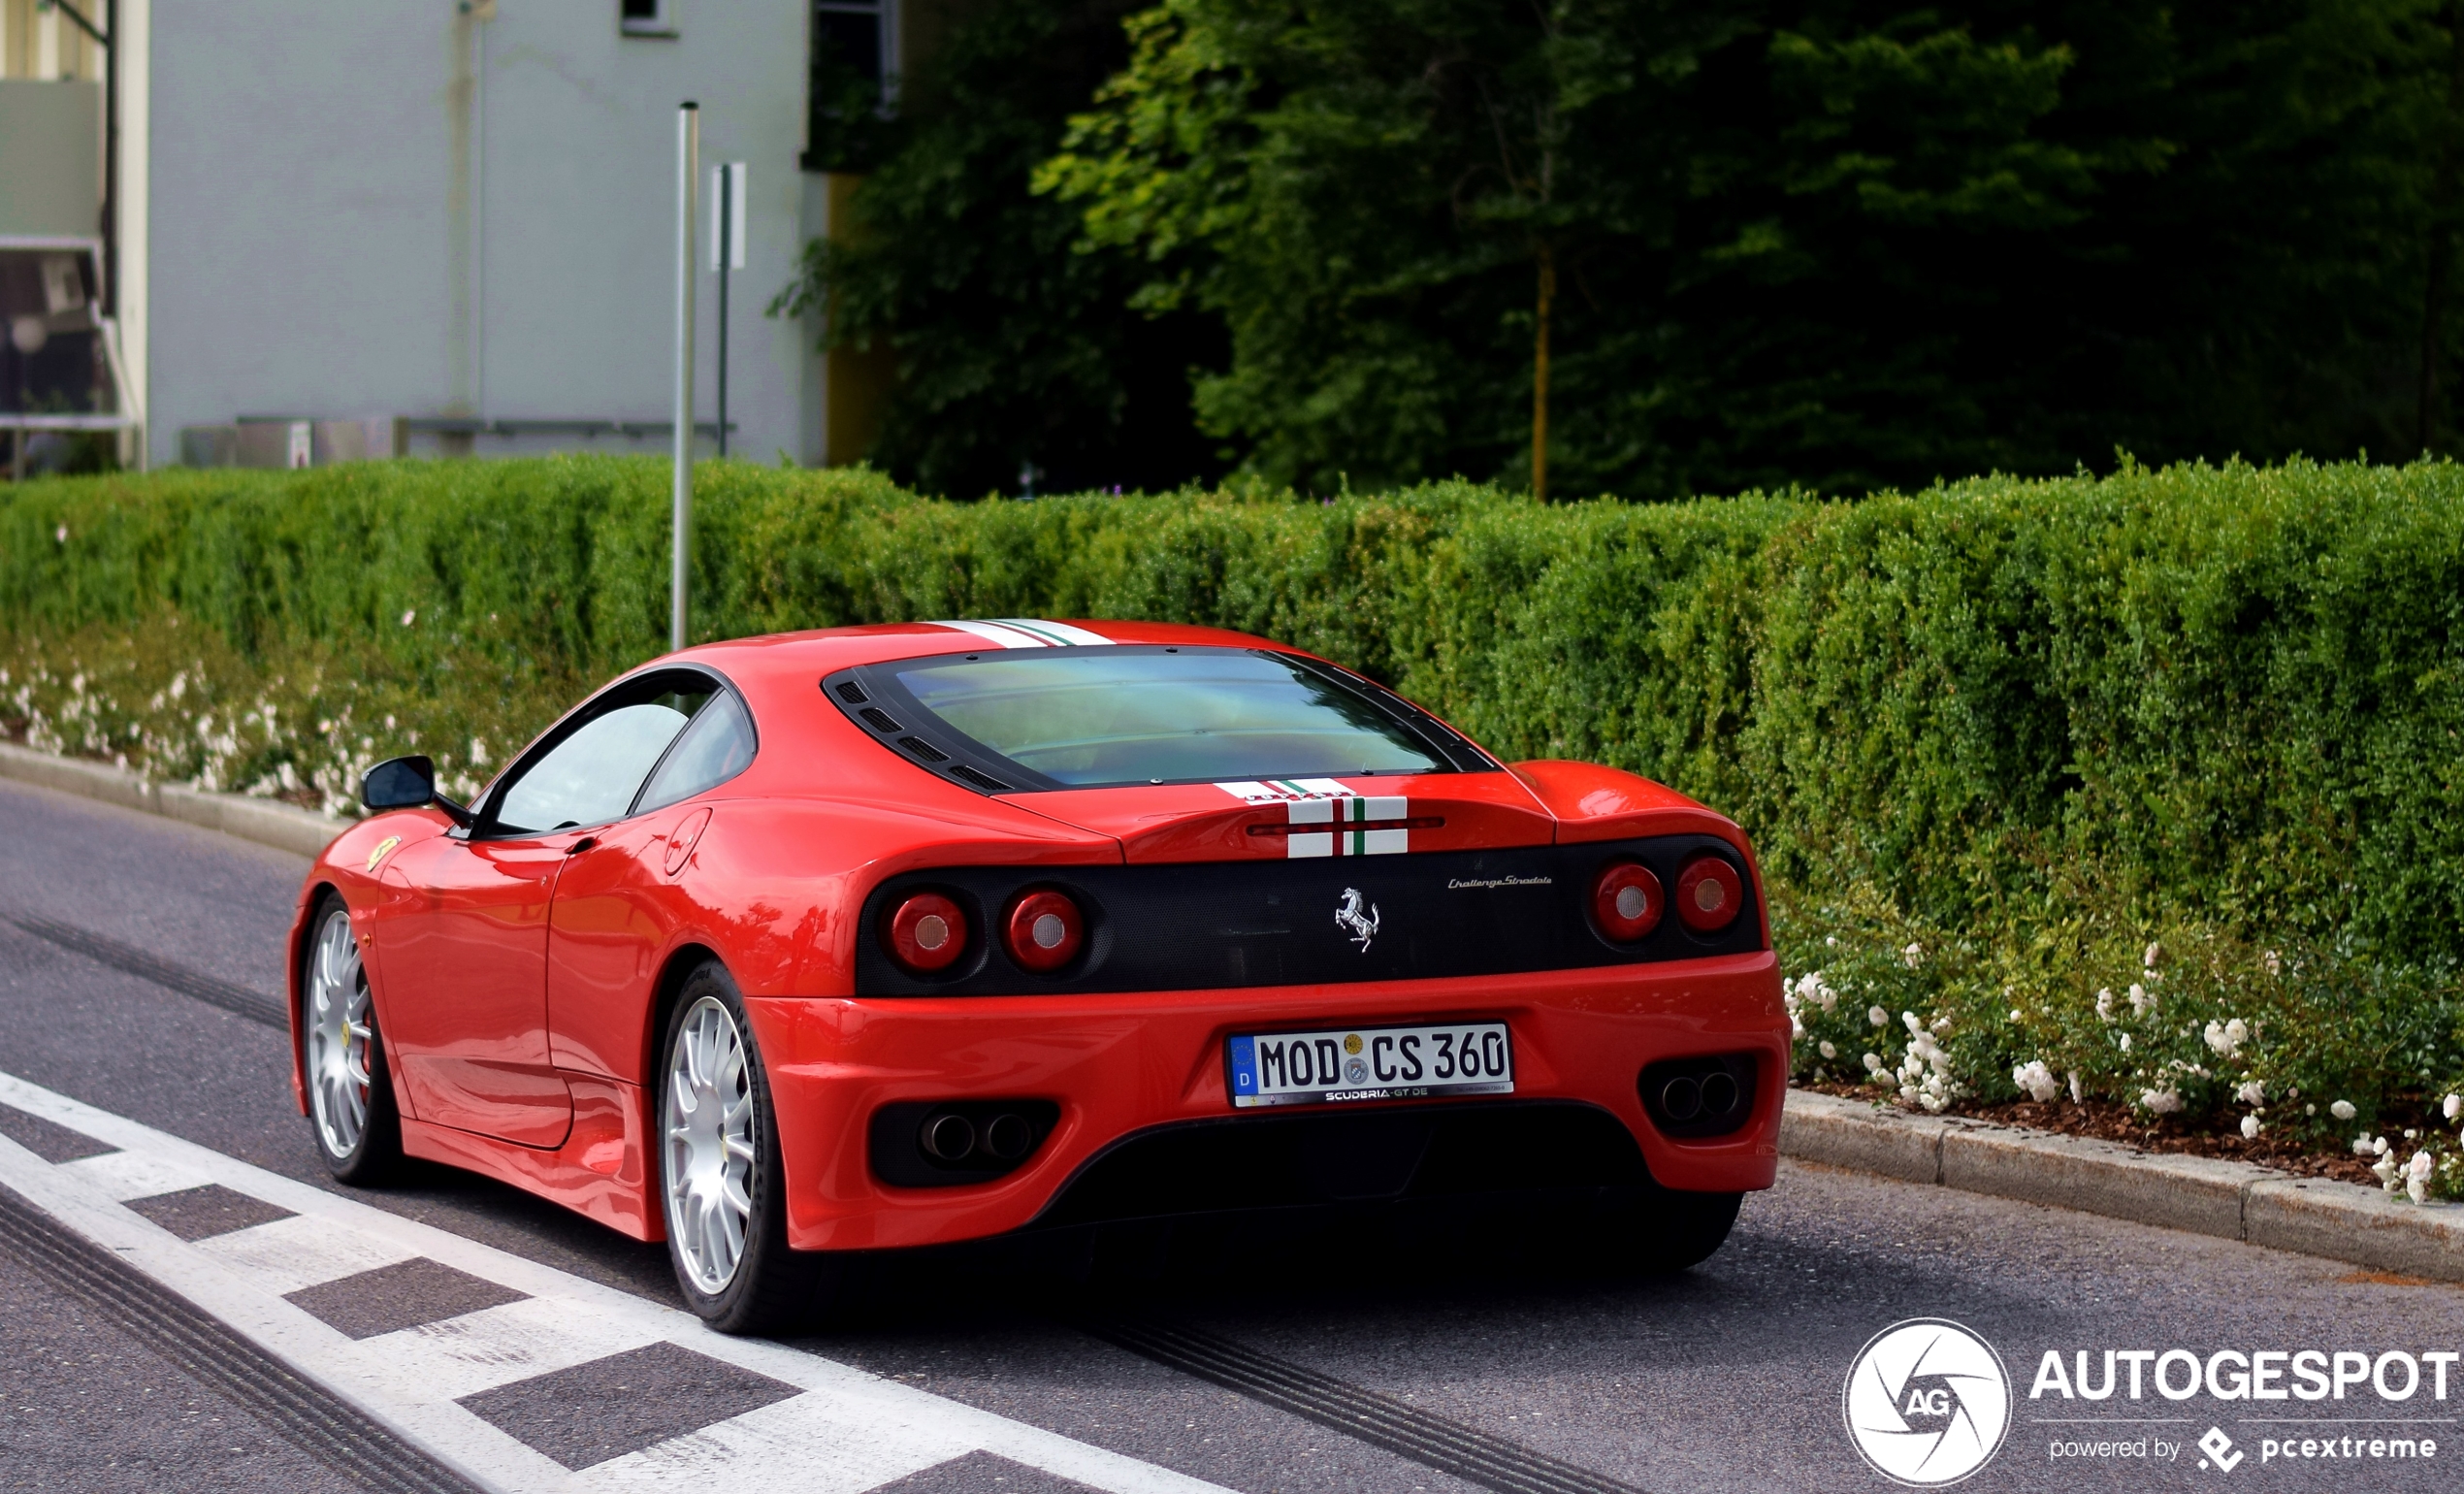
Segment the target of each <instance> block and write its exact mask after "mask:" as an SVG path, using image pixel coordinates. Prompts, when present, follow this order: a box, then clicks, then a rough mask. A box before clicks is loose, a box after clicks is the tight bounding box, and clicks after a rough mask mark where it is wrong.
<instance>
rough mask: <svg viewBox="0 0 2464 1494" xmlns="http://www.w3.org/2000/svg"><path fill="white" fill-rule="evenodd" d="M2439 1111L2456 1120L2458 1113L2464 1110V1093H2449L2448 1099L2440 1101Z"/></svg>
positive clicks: (2449, 1118)
mask: <svg viewBox="0 0 2464 1494" xmlns="http://www.w3.org/2000/svg"><path fill="white" fill-rule="evenodd" d="M2439 1112H2440V1114H2442V1115H2444V1116H2446V1117H2447V1118H2448V1120H2454V1119H2455V1117H2456V1115H2457V1113H2459V1112H2464V1094H2450V1095H2448V1097H2447V1098H2446V1100H2444V1101H2443V1102H2441V1103H2440V1105H2439Z"/></svg>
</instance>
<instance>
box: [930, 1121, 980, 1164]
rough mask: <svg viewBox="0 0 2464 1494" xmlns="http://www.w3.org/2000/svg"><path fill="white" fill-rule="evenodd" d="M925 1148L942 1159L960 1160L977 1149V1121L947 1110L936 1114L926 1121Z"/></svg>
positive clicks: (948, 1160) (946, 1160) (947, 1160)
mask: <svg viewBox="0 0 2464 1494" xmlns="http://www.w3.org/2000/svg"><path fill="white" fill-rule="evenodd" d="M974 1150H975V1123H974V1122H973V1121H971V1120H968V1119H967V1118H966V1117H964V1116H959V1115H952V1114H949V1113H946V1112H945V1113H943V1114H941V1115H938V1116H935V1117H933V1118H932V1119H931V1120H926V1121H925V1122H924V1151H925V1153H928V1154H930V1155H932V1156H935V1157H938V1158H940V1159H941V1160H942V1161H945V1162H956V1161H960V1160H962V1159H964V1158H965V1156H966V1154H967V1153H970V1152H973V1151H974Z"/></svg>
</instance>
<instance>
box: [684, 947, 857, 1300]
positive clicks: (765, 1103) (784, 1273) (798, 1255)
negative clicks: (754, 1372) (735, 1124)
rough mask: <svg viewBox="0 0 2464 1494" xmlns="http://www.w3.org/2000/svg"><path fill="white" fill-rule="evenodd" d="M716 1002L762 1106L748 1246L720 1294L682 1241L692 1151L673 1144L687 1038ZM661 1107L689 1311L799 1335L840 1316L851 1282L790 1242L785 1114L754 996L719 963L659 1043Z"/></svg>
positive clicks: (756, 1124)
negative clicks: (683, 1186)
mask: <svg viewBox="0 0 2464 1494" xmlns="http://www.w3.org/2000/svg"><path fill="white" fill-rule="evenodd" d="M710 1003H715V1004H716V1005H717V1007H719V1008H720V1009H721V1010H723V1011H724V1012H725V1013H726V1014H727V1017H728V1020H729V1022H730V1023H732V1024H733V1026H734V1030H735V1033H736V1034H737V1038H738V1041H739V1042H740V1044H741V1048H742V1053H743V1056H744V1079H745V1081H746V1089H747V1091H748V1093H749V1097H750V1098H751V1100H752V1102H753V1103H752V1107H751V1118H752V1135H751V1137H750V1138H749V1139H750V1141H751V1143H752V1148H751V1150H752V1153H753V1155H752V1165H751V1168H750V1171H749V1175H748V1177H747V1178H746V1179H745V1185H744V1189H743V1191H744V1194H745V1197H746V1199H747V1201H748V1203H749V1205H750V1207H749V1208H748V1209H747V1211H746V1213H745V1216H744V1220H743V1244H742V1251H741V1254H740V1255H738V1257H737V1258H736V1260H735V1262H734V1265H733V1267H732V1271H731V1274H729V1276H728V1277H727V1279H726V1280H725V1281H724V1283H720V1284H718V1285H717V1286H716V1289H712V1288H711V1286H710V1285H709V1284H708V1283H706V1282H705V1280H704V1279H703V1278H702V1277H700V1276H699V1275H697V1269H696V1266H695V1263H694V1262H693V1261H692V1260H691V1259H689V1257H688V1253H687V1249H686V1247H685V1246H684V1245H683V1243H682V1242H681V1239H680V1236H681V1235H682V1234H683V1233H685V1230H686V1228H688V1227H689V1225H685V1224H683V1217H682V1215H681V1214H680V1210H681V1209H682V1208H684V1207H685V1205H684V1204H683V1203H682V1202H681V1201H680V1197H679V1191H678V1189H677V1188H676V1187H675V1186H673V1182H674V1174H675V1171H676V1169H677V1168H678V1167H680V1166H682V1165H685V1157H686V1148H685V1146H684V1144H682V1143H679V1142H677V1141H675V1140H672V1139H671V1138H670V1135H669V1133H670V1129H671V1127H670V1124H669V1119H668V1118H669V1116H670V1113H671V1112H670V1103H671V1091H673V1090H674V1088H675V1087H676V1082H677V1074H676V1068H677V1065H676V1057H677V1049H678V1044H679V1041H680V1040H681V1039H682V1038H683V1036H684V1033H685V1031H686V1028H687V1025H688V1023H689V1022H693V1021H696V1020H697V1015H696V1014H697V1013H699V1012H701V1011H703V1009H704V1008H705V1005H706V1004H710ZM655 1077H656V1080H657V1095H656V1100H655V1104H656V1107H657V1108H656V1110H655V1111H654V1113H653V1118H652V1126H651V1130H652V1134H653V1135H654V1136H655V1137H657V1138H658V1140H657V1142H656V1145H657V1147H658V1149H659V1152H658V1161H657V1169H656V1171H657V1177H658V1179H659V1197H660V1207H661V1212H662V1218H663V1219H664V1220H665V1225H666V1234H667V1261H668V1264H669V1265H670V1266H672V1267H673V1268H674V1270H675V1273H676V1286H677V1289H678V1290H680V1291H682V1292H683V1293H684V1298H685V1305H686V1306H688V1307H690V1308H692V1309H693V1311H694V1313H695V1314H696V1315H698V1316H699V1317H700V1318H701V1320H702V1321H703V1322H706V1323H708V1324H709V1325H710V1326H711V1327H713V1328H715V1329H717V1330H718V1331H720V1332H721V1333H762V1334H784V1333H792V1332H794V1331H795V1330H797V1329H799V1328H804V1327H809V1326H812V1325H814V1324H816V1323H818V1322H820V1321H822V1320H824V1319H825V1318H827V1316H829V1315H831V1314H832V1312H833V1310H834V1309H835V1307H836V1305H837V1303H836V1299H837V1297H838V1296H839V1295H840V1293H839V1292H838V1291H837V1290H836V1289H835V1288H836V1287H837V1284H838V1283H839V1282H840V1281H841V1280H842V1276H843V1273H842V1272H841V1271H839V1270H838V1269H837V1267H836V1265H835V1263H834V1262H833V1261H832V1260H831V1259H830V1257H829V1256H827V1255H826V1254H822V1253H819V1252H812V1251H803V1250H791V1249H789V1247H788V1243H787V1201H786V1197H785V1180H786V1176H787V1173H786V1169H785V1166H784V1165H783V1164H782V1162H781V1160H780V1156H779V1133H778V1123H777V1112H776V1110H775V1109H774V1108H773V1106H772V1104H771V1099H770V1081H769V1074H768V1071H767V1069H766V1068H765V1067H764V1066H763V1064H762V1052H761V1049H760V1047H759V1046H758V1045H757V1044H756V1043H755V1041H754V1038H753V1024H752V1023H750V1022H748V1021H746V1020H745V1012H744V997H743V995H742V994H741V993H740V992H739V991H737V990H736V985H735V981H734V979H733V978H732V977H730V976H729V974H728V972H727V968H726V967H725V966H723V965H721V964H720V963H719V962H718V961H717V960H715V959H714V960H710V961H707V962H705V963H703V964H702V965H701V966H700V967H699V968H697V969H696V970H695V971H694V972H693V973H692V974H691V975H688V976H687V977H685V982H684V986H683V989H681V990H680V991H678V992H677V993H676V1004H675V1009H674V1010H673V1011H672V1012H670V1013H669V1014H668V1017H667V1030H666V1033H665V1036H664V1038H663V1039H662V1040H661V1042H660V1045H659V1067H658V1069H657V1070H656V1076H655Z"/></svg>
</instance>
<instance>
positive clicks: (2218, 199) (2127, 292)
mask: <svg viewBox="0 0 2464 1494" xmlns="http://www.w3.org/2000/svg"><path fill="white" fill-rule="evenodd" d="M1129 30H1130V34H1131V38H1132V53H1131V57H1130V60H1129V64H1128V66H1127V67H1126V68H1125V69H1124V70H1123V71H1122V72H1121V73H1120V75H1119V77H1118V78H1116V79H1115V80H1114V81H1112V82H1110V83H1108V84H1107V85H1106V86H1105V88H1104V90H1103V92H1102V94H1101V95H1100V96H1099V98H1098V100H1097V107H1096V108H1095V109H1094V110H1093V111H1091V112H1089V113H1087V114H1084V115H1082V116H1081V117H1080V118H1079V119H1078V120H1077V121H1076V122H1075V123H1074V124H1073V126H1072V128H1071V131H1070V134H1069V137H1068V140H1067V143H1066V147H1065V148H1064V150H1063V151H1062V152H1061V153H1060V154H1058V155H1057V156H1056V157H1055V158H1054V159H1053V160H1052V161H1050V162H1049V163H1048V164H1047V165H1046V166H1045V167H1044V169H1043V171H1042V172H1041V174H1040V175H1039V178H1038V180H1039V183H1040V184H1041V185H1042V186H1043V187H1044V188H1045V189H1046V190H1048V191H1050V192H1052V193H1053V194H1054V196H1056V197H1058V198H1060V199H1062V200H1064V201H1067V202H1070V203H1073V204H1076V205H1078V206H1079V207H1081V208H1082V209H1083V210H1084V214H1085V237H1086V242H1087V244H1088V245H1089V246H1091V247H1094V248H1098V249H1115V250H1126V251H1131V252H1135V253H1136V254H1138V255H1139V256H1141V257H1142V258H1143V260H1144V262H1145V264H1146V266H1147V276H1146V279H1145V282H1144V283H1143V284H1142V285H1141V286H1140V287H1139V288H1138V290H1137V291H1136V293H1135V302H1134V304H1136V305H1138V306H1139V307H1141V308H1143V309H1150V310H1165V309H1180V310H1187V309H1197V310H1200V311H1203V312H1206V313H1209V314H1210V315H1212V316H1213V317H1215V318H1216V319H1218V320H1219V322H1220V324H1221V325H1222V326H1223V328H1224V329H1225V331H1226V334H1227V335H1228V337H1229V339H1230V345H1231V357H1230V361H1229V364H1228V367H1226V368H1224V369H1223V370H1222V372H1220V373H1217V374H1208V375H1205V376H1203V377H1201V378H1200V379H1199V381H1198V383H1197V386H1196V391H1195V394H1196V406H1197V410H1198V415H1199V419H1200V422H1201V424H1202V425H1203V426H1204V428H1205V429H1206V430H1207V431H1208V432H1210V433H1211V434H1213V435H1215V436H1217V437H1219V438H1224V439H1226V440H1228V441H1231V442H1233V443H1234V444H1235V445H1236V446H1237V447H1238V448H1239V449H1240V450H1241V451H1242V452H1243V454H1244V456H1245V459H1246V464H1247V465H1248V467H1249V468H1250V469H1251V470H1253V471H1258V472H1260V473H1262V474H1263V475H1266V476H1268V477H1270V478H1275V479H1280V480H1287V481H1294V482H1299V483H1302V484H1304V485H1308V486H1313V487H1317V488H1321V489H1322V488H1330V487H1333V486H1335V485H1337V484H1339V483H1340V482H1341V481H1343V480H1344V479H1345V477H1346V476H1348V477H1349V479H1350V480H1352V481H1355V482H1379V483H1382V482H1391V481H1400V480H1407V479H1410V478H1412V477H1417V476H1426V475H1443V474H1444V473H1446V472H1449V471H1462V472H1467V473H1473V474H1478V475H1491V474H1496V475H1502V476H1505V477H1507V478H1508V479H1509V480H1520V481H1528V482H1531V483H1532V484H1533V485H1534V486H1536V487H1539V486H1544V485H1546V484H1547V483H1548V477H1547V475H1546V471H1549V470H1553V471H1554V473H1555V481H1554V485H1555V486H1557V487H1558V488H1559V489H1560V490H1561V491H1562V490H1567V489H1574V490H1595V491H1596V490H1600V489H1609V490H1614V491H1620V492H1625V493H1628V494H1630V495H1633V496H1656V495H1665V494H1674V493H1683V492H1689V491H1720V490H1729V489H1735V488H1738V487H1744V486H1752V485H1769V486H1777V485H1786V484H1791V483H1802V484H1808V485H1812V486H1815V487H1819V488H1823V489H1826V490H1831V491H1847V492H1854V491H1861V490H1864V489H1868V488H1871V487H1875V486H1879V485H1883V484H1909V483H1923V482H1925V481H1927V480H1929V479H1930V478H1932V477H1934V476H1936V475H1938V474H1943V473H1956V472H1962V471H1981V470H1988V469H1997V468H1998V469H2006V470H2017V471H2061V470H2067V469H2068V468H2070V467H2071V466H2073V465H2075V464H2077V463H2080V462H2084V461H2095V460H2100V459H2103V458H2105V457H2107V456H2108V455H2109V454H2110V453H2111V451H2112V450H2113V448H2114V446H2115V445H2116V444H2117V443H2121V444H2127V445H2130V446H2132V447H2133V448H2135V449H2136V450H2138V451H2139V452H2140V453H2141V454H2142V455H2146V456H2156V457H2172V456H2186V455H2201V454H2205V455H2212V456H2220V457H2221V456H2224V455H2228V454H2231V453H2232V452H2235V451H2240V452H2243V453H2245V454H2248V455H2253V456H2261V455H2277V454H2281V453H2284V452H2286V451H2289V450H2293V449H2308V450H2312V451H2318V452H2331V451H2343V450H2350V449H2351V448H2352V447H2353V446H2355V445H2359V444H2372V445H2377V446H2379V447H2380V448H2381V449H2383V450H2396V449H2402V447H2403V446H2404V445H2405V444H2406V442H2407V440H2408V439H2409V438H2412V437H2413V436H2414V435H2415V430H2416V421H2415V408H2414V405H2415V393H2416V391H2415V388H2414V387H2412V386H2413V385H2414V383H2415V380H2414V379H2413V378H2411V377H2410V376H2409V374H2411V367H2410V366H2411V365H2412V364H2413V363H2414V361H2415V356H2414V351H2415V348H2423V349H2424V350H2425V353H2426V352H2427V351H2434V350H2435V349H2436V348H2437V347H2439V346H2441V345H2443V344H2442V343H2441V341H2440V340H2441V339H2442V338H2443V336H2444V333H2445V325H2444V320H2443V318H2444V316H2445V314H2446V313H2444V312H2443V311H2442V310H2441V309H2439V306H2438V300H2437V295H2436V293H2435V291H2433V292H2432V293H2431V294H2430V295H2429V296H2428V297H2427V299H2426V301H2425V297H2424V291H2423V289H2422V287H2423V283H2424V276H2425V261H2428V260H2430V259H2431V257H2432V256H2431V255H2430V252H2429V251H2430V248H2431V245H2430V243H2429V237H2430V225H2429V212H2428V203H2429V200H2430V197H2431V195H2432V193H2433V191H2434V181H2435V179H2437V178H2438V177H2439V175H2440V173H2439V169H2438V162H2439V160H2440V159H2441V158H2442V157H2441V147H2440V143H2441V142H2443V141H2445V140H2448V139H2449V138H2451V137H2450V136H2448V135H2444V134H2442V133H2441V128H2442V126H2441V123H2440V121H2441V119H2442V118H2443V117H2444V115H2443V111H2445V110H2447V109H2448V103H2447V100H2448V80H2447V73H2448V68H2449V65H2450V63H2451V62H2452V60H2453V57H2454V53H2453V50H2452V48H2451V45H2450V39H2449V37H2448V31H2447V29H2446V28H2445V27H2444V25H2443V24H2442V22H2441V18H2440V16H2439V14H2438V13H2436V12H2434V11H2433V10H2432V9H2431V7H2430V6H2429V5H2427V4H2426V3H2424V0H2258V3H2237V4H2226V3H2221V0H2193V3H2190V4H2187V5H2183V6H2180V7H2176V8H2170V9H2157V8H2152V7H2146V6H2133V5H2125V4H2115V3H2103V0H2079V3H2070V4H2043V3H2038V4H2018V3H2004V4H1969V5H1963V6H1954V7H1937V8H1932V9H1917V8H1913V7H1909V6H1906V5H1904V4H1892V3H1843V0H1824V3H1815V0H1795V3H1775V0H1708V3H1703V4H1694V5H1677V4H1673V3H1652V0H1524V3H1522V4H1517V5H1507V6H1498V5H1495V4H1493V3H1481V0H1163V3H1162V4H1160V5H1158V6H1156V7H1155V8H1154V9H1152V10H1151V11H1148V12H1146V13H1144V14H1142V15H1140V16H1135V17H1132V18H1131V20H1130V22H1129ZM2449 159H2450V161H2451V156H2450V157H2449ZM2447 179H2448V181H2449V183H2450V185H2449V186H2448V198H2449V199H2450V201H2451V199H2452V196H2453V189H2452V185H2451V182H2452V179H2453V167H2452V165H2451V164H2450V165H2449V166H2448V168H2447ZM2452 211H2453V210H2452V209H2451V208H2450V209H2449V210H2448V213H2449V215H2450V216H2451V215H2452ZM2440 262H2442V263H2443V260H2442V261H2440ZM2425 318H2426V319H2427V321H2428V322H2429V324H2430V325H2429V326H2428V327H2427V329H2426V335H2425V329H2424V327H2423V321H2424V319H2425ZM2420 363H2421V367H2422V368H2423V369H2424V371H2432V370H2434V369H2435V367H2436V359H2435V358H2433V357H2429V356H2426V355H2425V356H2423V357H2422V358H2421V359H2420ZM2428 381H2429V374H2428V373H2427V372H2425V373H2424V374H2423V376H2422V378H2421V379H2420V381H2419V382H2420V383H2421V384H2422V385H2424V386H2426V385H2427V383H2428ZM1526 397H1528V404H1527V403H1526ZM2424 403H2426V397H2425V398H2424ZM1518 408H1527V409H1528V410H1529V412H1530V416H1531V418H1530V420H1529V422H1528V425H1527V424H1526V422H1525V420H1524V419H1523V417H1522V416H1521V415H1519V414H1518V413H1517V410H1518ZM1542 433H1544V434H1545V440H1544V442H1543V440H1541V439H1538V438H1537V437H1540V435H1541V434H1542ZM1541 461H1545V462H1547V463H1548V464H1549V468H1548V469H1547V470H1543V469H1541V468H1540V462H1541Z"/></svg>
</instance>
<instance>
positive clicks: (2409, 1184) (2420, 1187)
mask: <svg viewBox="0 0 2464 1494" xmlns="http://www.w3.org/2000/svg"><path fill="white" fill-rule="evenodd" d="M2436 1165H2438V1164H2437V1163H2435V1162H2433V1161H2431V1160H2430V1153H2427V1152H2426V1151H2424V1152H2415V1153H2413V1160H2412V1161H2410V1162H2408V1163H2406V1164H2405V1168H2404V1191H2405V1192H2406V1194H2407V1195H2409V1196H2410V1197H2411V1198H2412V1200H2413V1201H2414V1202H2415V1203H2416V1204H2417V1203H2424V1202H2427V1201H2428V1199H2429V1196H2430V1169H2431V1168H2433V1167H2435V1166H2436Z"/></svg>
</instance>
